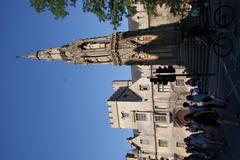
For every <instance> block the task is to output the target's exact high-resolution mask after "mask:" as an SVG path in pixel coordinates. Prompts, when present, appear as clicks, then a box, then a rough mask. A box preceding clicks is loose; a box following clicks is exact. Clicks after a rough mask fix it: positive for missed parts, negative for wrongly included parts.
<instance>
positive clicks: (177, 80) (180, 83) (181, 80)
mask: <svg viewBox="0 0 240 160" xmlns="http://www.w3.org/2000/svg"><path fill="white" fill-rule="evenodd" d="M176 86H184V80H183V79H176Z"/></svg>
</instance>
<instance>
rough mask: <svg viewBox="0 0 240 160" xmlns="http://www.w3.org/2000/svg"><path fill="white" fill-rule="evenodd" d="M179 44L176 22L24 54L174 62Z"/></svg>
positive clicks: (73, 59) (83, 61)
mask: <svg viewBox="0 0 240 160" xmlns="http://www.w3.org/2000/svg"><path fill="white" fill-rule="evenodd" d="M176 44H177V43H176V31H175V25H165V26H159V27H154V28H149V29H144V30H138V31H128V32H117V33H113V34H112V35H111V36H103V37H95V38H87V39H80V40H76V41H73V42H71V43H69V44H66V45H63V46H60V47H57V48H49V49H45V50H41V51H37V52H34V53H32V54H27V55H23V56H22V57H24V58H32V59H38V60H47V61H52V60H60V61H65V62H70V63H75V64H114V65H148V64H174V63H175V62H176V53H175V51H176Z"/></svg>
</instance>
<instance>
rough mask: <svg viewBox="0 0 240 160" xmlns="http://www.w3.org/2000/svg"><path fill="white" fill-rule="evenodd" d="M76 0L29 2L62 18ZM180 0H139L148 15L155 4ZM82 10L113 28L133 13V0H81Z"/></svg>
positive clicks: (176, 2)
mask: <svg viewBox="0 0 240 160" xmlns="http://www.w3.org/2000/svg"><path fill="white" fill-rule="evenodd" d="M76 1H77V0H30V4H31V6H32V7H33V8H35V10H36V11H37V12H38V13H41V12H44V11H46V10H49V11H50V12H51V13H52V14H53V15H54V16H55V18H56V19H59V18H64V17H65V16H67V15H68V14H69V13H68V12H67V7H69V6H70V7H75V5H76ZM180 1H181V0H139V2H140V3H141V4H143V6H144V8H145V9H146V11H147V13H148V14H149V15H153V16H154V15H157V12H156V6H157V5H160V6H161V5H163V4H164V3H165V4H167V6H170V7H172V8H173V12H174V11H175V10H176V8H178V7H179V6H180V4H179V2H180ZM83 11H84V12H91V13H93V14H95V15H96V16H97V17H98V18H99V21H100V22H102V21H110V23H111V24H112V25H113V27H114V29H116V28H117V27H118V26H120V25H121V21H122V18H123V16H127V15H128V12H130V13H134V12H135V7H134V5H133V0H83Z"/></svg>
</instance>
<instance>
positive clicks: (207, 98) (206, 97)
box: [186, 94, 228, 103]
mask: <svg viewBox="0 0 240 160" xmlns="http://www.w3.org/2000/svg"><path fill="white" fill-rule="evenodd" d="M186 99H187V100H188V101H193V102H211V101H217V102H221V103H226V102H227V101H228V98H220V97H215V96H212V95H207V94H199V95H188V96H186Z"/></svg>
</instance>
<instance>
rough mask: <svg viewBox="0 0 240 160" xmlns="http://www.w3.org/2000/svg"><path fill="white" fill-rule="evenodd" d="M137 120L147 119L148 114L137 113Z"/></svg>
mask: <svg viewBox="0 0 240 160" xmlns="http://www.w3.org/2000/svg"><path fill="white" fill-rule="evenodd" d="M136 120H137V121H146V120H147V115H146V114H145V113H136Z"/></svg>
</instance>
